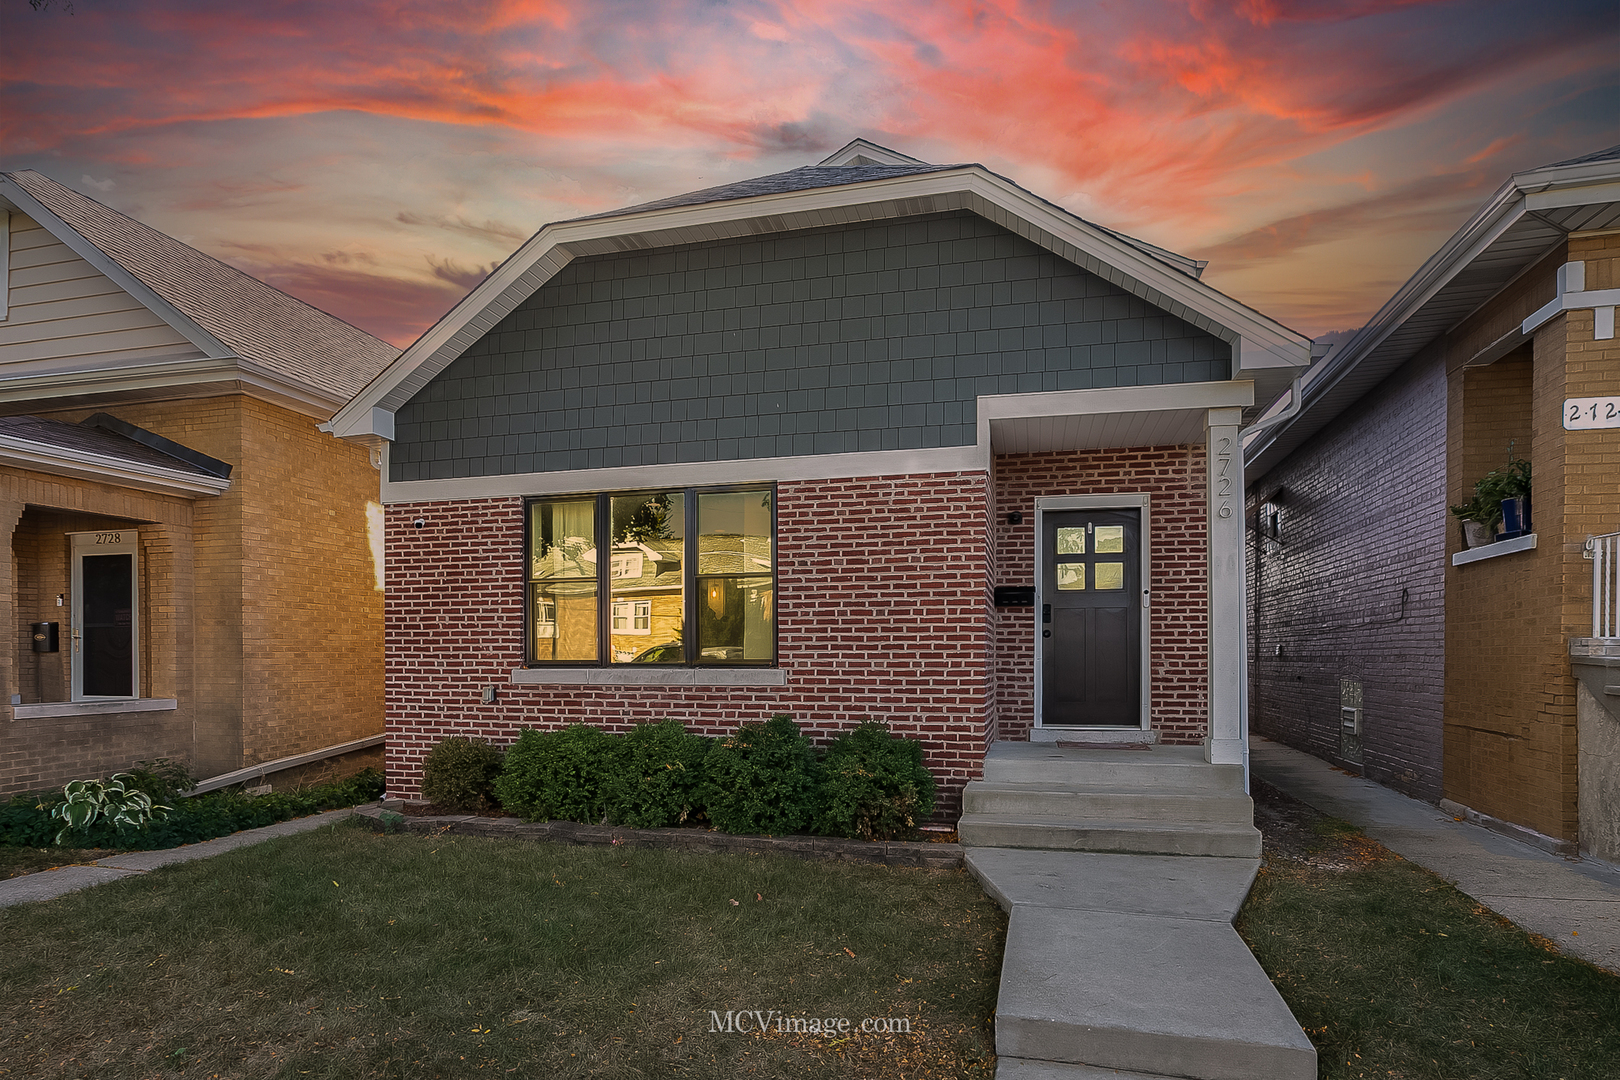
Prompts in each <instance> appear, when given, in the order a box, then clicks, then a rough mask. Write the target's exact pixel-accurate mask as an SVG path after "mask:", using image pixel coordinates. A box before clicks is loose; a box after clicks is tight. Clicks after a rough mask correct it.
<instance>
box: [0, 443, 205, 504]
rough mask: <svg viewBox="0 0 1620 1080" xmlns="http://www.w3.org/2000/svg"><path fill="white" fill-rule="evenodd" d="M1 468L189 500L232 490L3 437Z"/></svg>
mask: <svg viewBox="0 0 1620 1080" xmlns="http://www.w3.org/2000/svg"><path fill="white" fill-rule="evenodd" d="M0 465H3V466H8V467H10V468H15V469H27V470H30V471H32V472H40V473H48V474H50V475H52V476H66V477H71V478H72V479H75V480H93V481H95V482H97V483H102V484H112V485H114V486H115V487H123V488H136V489H138V490H141V491H153V492H157V493H158V494H160V495H177V496H180V497H182V498H187V499H196V498H200V497H203V496H208V495H219V494H222V493H223V492H225V491H226V490H227V489H229V488H230V486H231V482H230V480H228V479H226V478H224V477H217V476H207V475H204V474H202V473H198V472H192V471H190V470H187V469H166V468H164V467H163V466H161V465H151V464H147V463H137V462H132V461H126V460H124V459H122V458H116V457H111V456H109V455H106V454H96V453H91V452H89V451H85V450H73V449H69V448H67V447H61V446H51V445H49V444H47V443H38V442H34V441H32V440H29V439H19V438H16V437H14V436H10V435H0Z"/></svg>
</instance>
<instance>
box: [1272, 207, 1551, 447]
mask: <svg viewBox="0 0 1620 1080" xmlns="http://www.w3.org/2000/svg"><path fill="white" fill-rule="evenodd" d="M1526 212H1527V208H1526V206H1525V200H1524V196H1523V193H1522V192H1521V191H1520V190H1519V188H1518V187H1517V186H1516V185H1515V184H1514V183H1513V181H1509V182H1508V183H1506V184H1503V185H1502V186H1501V187H1500V188H1498V189H1497V190H1496V192H1495V194H1493V195H1492V196H1491V198H1490V200H1489V201H1487V202H1486V204H1485V205H1484V206H1482V207H1481V208H1480V209H1479V210H1477V211H1475V213H1474V215H1473V217H1471V218H1469V219H1468V221H1467V222H1466V223H1465V224H1464V225H1463V227H1462V228H1461V229H1458V230H1457V232H1456V233H1455V234H1453V235H1452V237H1451V239H1450V240H1448V241H1446V243H1445V246H1443V247H1442V248H1441V249H1440V250H1439V251H1437V252H1435V253H1434V255H1432V256H1430V257H1429V259H1428V260H1427V261H1426V262H1424V264H1423V265H1422V266H1420V267H1419V268H1418V271H1417V273H1415V274H1413V275H1412V276H1411V278H1409V279H1408V280H1407V282H1406V284H1404V285H1402V286H1401V287H1400V289H1398V290H1397V291H1396V293H1395V295H1394V296H1392V297H1390V298H1389V300H1387V301H1386V302H1385V303H1384V306H1383V307H1381V308H1379V309H1378V313H1377V314H1376V315H1374V316H1373V317H1372V318H1371V319H1369V320H1368V321H1367V323H1366V325H1365V326H1363V327H1362V328H1361V329H1360V330H1358V331H1356V334H1355V336H1354V337H1352V338H1351V339H1350V340H1349V341H1348V342H1346V343H1345V344H1344V346H1343V347H1341V348H1339V349H1337V350H1336V351H1335V352H1334V353H1333V354H1332V355H1331V356H1329V357H1328V360H1327V363H1326V364H1324V365H1323V367H1322V369H1321V372H1320V374H1318V375H1315V376H1313V377H1312V378H1311V379H1310V380H1309V382H1307V383H1306V384H1305V386H1304V388H1303V394H1302V396H1303V398H1304V401H1303V402H1302V404H1301V406H1300V410H1299V412H1298V413H1297V414H1296V415H1295V416H1294V417H1293V418H1292V419H1291V420H1289V421H1287V422H1286V423H1283V424H1279V425H1277V426H1276V427H1275V428H1273V429H1271V431H1270V432H1269V433H1267V436H1266V437H1265V438H1264V439H1261V440H1259V441H1258V442H1257V443H1256V444H1255V445H1254V446H1252V447H1250V448H1248V450H1247V451H1246V452H1245V454H1244V458H1245V461H1247V462H1250V463H1252V462H1254V461H1257V460H1258V459H1259V458H1260V457H1261V456H1262V455H1263V454H1265V453H1266V452H1267V451H1269V450H1270V449H1271V447H1272V446H1273V445H1275V444H1276V442H1277V441H1278V440H1279V439H1280V438H1281V437H1282V436H1283V435H1284V434H1285V433H1286V432H1287V431H1288V430H1289V429H1290V428H1293V427H1295V426H1296V425H1298V424H1299V423H1300V422H1301V421H1302V420H1304V419H1305V418H1306V416H1307V415H1310V414H1311V412H1312V406H1313V405H1314V404H1315V403H1317V402H1319V401H1321V400H1322V398H1324V397H1325V396H1326V395H1328V394H1330V393H1331V392H1332V391H1333V389H1334V387H1336V386H1338V385H1339V383H1340V382H1341V381H1342V380H1343V379H1344V378H1345V377H1346V376H1347V375H1349V374H1350V373H1351V372H1352V371H1354V370H1355V369H1356V368H1358V367H1360V366H1361V363H1362V362H1363V361H1364V360H1366V359H1367V357H1368V356H1370V355H1371V354H1372V352H1373V351H1374V350H1375V349H1377V348H1378V346H1379V345H1382V344H1383V343H1384V342H1385V341H1386V340H1387V339H1388V338H1389V336H1390V335H1391V334H1393V333H1394V332H1395V331H1396V330H1399V329H1400V328H1401V327H1402V326H1404V325H1405V324H1406V321H1407V320H1408V319H1410V318H1411V317H1412V316H1413V315H1415V314H1416V313H1417V312H1418V311H1420V310H1421V309H1422V308H1423V305H1425V304H1427V303H1428V302H1429V301H1430V300H1432V299H1434V296H1435V294H1436V293H1438V292H1439V291H1440V290H1441V289H1443V288H1445V286H1447V285H1448V284H1450V283H1451V281H1452V280H1453V279H1454V278H1455V277H1456V276H1457V275H1458V274H1459V273H1461V272H1462V271H1463V270H1464V269H1466V268H1467V267H1468V265H1469V264H1470V263H1472V262H1473V261H1474V260H1475V259H1477V258H1478V257H1479V256H1480V255H1481V254H1483V253H1484V252H1485V250H1486V249H1488V248H1489V247H1490V246H1491V245H1492V244H1494V243H1495V242H1496V241H1497V240H1499V239H1501V237H1502V235H1503V234H1504V233H1506V232H1507V231H1508V230H1509V229H1510V228H1512V227H1513V226H1514V225H1515V224H1516V223H1517V222H1518V221H1519V219H1520V218H1522V217H1523V216H1524V215H1525V213H1526Z"/></svg>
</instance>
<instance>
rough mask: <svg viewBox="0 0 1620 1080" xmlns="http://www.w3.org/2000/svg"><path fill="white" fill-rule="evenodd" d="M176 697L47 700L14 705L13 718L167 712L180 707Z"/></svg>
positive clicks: (37, 718)
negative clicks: (114, 699)
mask: <svg viewBox="0 0 1620 1080" xmlns="http://www.w3.org/2000/svg"><path fill="white" fill-rule="evenodd" d="M179 704H180V703H179V702H177V701H176V700H175V699H174V698H130V699H129V700H127V701H45V702H41V703H40V704H38V705H13V706H12V707H11V718H12V719H13V720H44V719H46V718H47V717H52V716H105V715H107V714H109V713H134V712H167V711H169V710H171V709H176V708H179Z"/></svg>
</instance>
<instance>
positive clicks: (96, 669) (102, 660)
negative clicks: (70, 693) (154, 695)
mask: <svg viewBox="0 0 1620 1080" xmlns="http://www.w3.org/2000/svg"><path fill="white" fill-rule="evenodd" d="M83 563H84V566H83V576H82V579H81V580H82V587H83V589H84V596H83V597H82V599H81V607H80V619H81V621H82V625H81V626H80V631H81V632H82V634H83V642H84V644H83V651H82V654H81V655H82V656H83V658H84V659H83V663H84V680H83V689H84V694H85V696H86V697H134V696H135V588H134V586H135V558H134V556H132V555H86V556H85V557H84V560H83Z"/></svg>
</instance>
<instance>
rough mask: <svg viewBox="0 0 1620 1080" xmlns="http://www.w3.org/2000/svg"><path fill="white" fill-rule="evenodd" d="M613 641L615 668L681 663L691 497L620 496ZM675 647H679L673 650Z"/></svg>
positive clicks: (611, 574) (615, 510) (615, 508)
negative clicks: (684, 567)
mask: <svg viewBox="0 0 1620 1080" xmlns="http://www.w3.org/2000/svg"><path fill="white" fill-rule="evenodd" d="M609 501H610V507H611V510H610V512H611V514H612V521H613V557H612V559H611V561H610V563H609V569H608V579H609V583H610V585H609V587H610V588H611V589H612V594H611V597H610V601H611V604H612V620H611V627H610V636H609V643H610V647H611V649H612V659H613V662H614V663H615V664H623V663H636V664H679V663H681V662H683V661H684V660H685V658H686V657H685V650H684V649H683V648H681V647H680V643H681V640H682V627H683V624H684V622H685V614H686V590H685V578H684V575H683V574H682V573H681V563H682V561H683V560H684V559H685V557H686V493H685V492H682V491H660V492H655V493H653V494H651V495H616V496H614V497H613V498H612V499H611V500H609ZM671 646H674V647H671Z"/></svg>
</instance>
